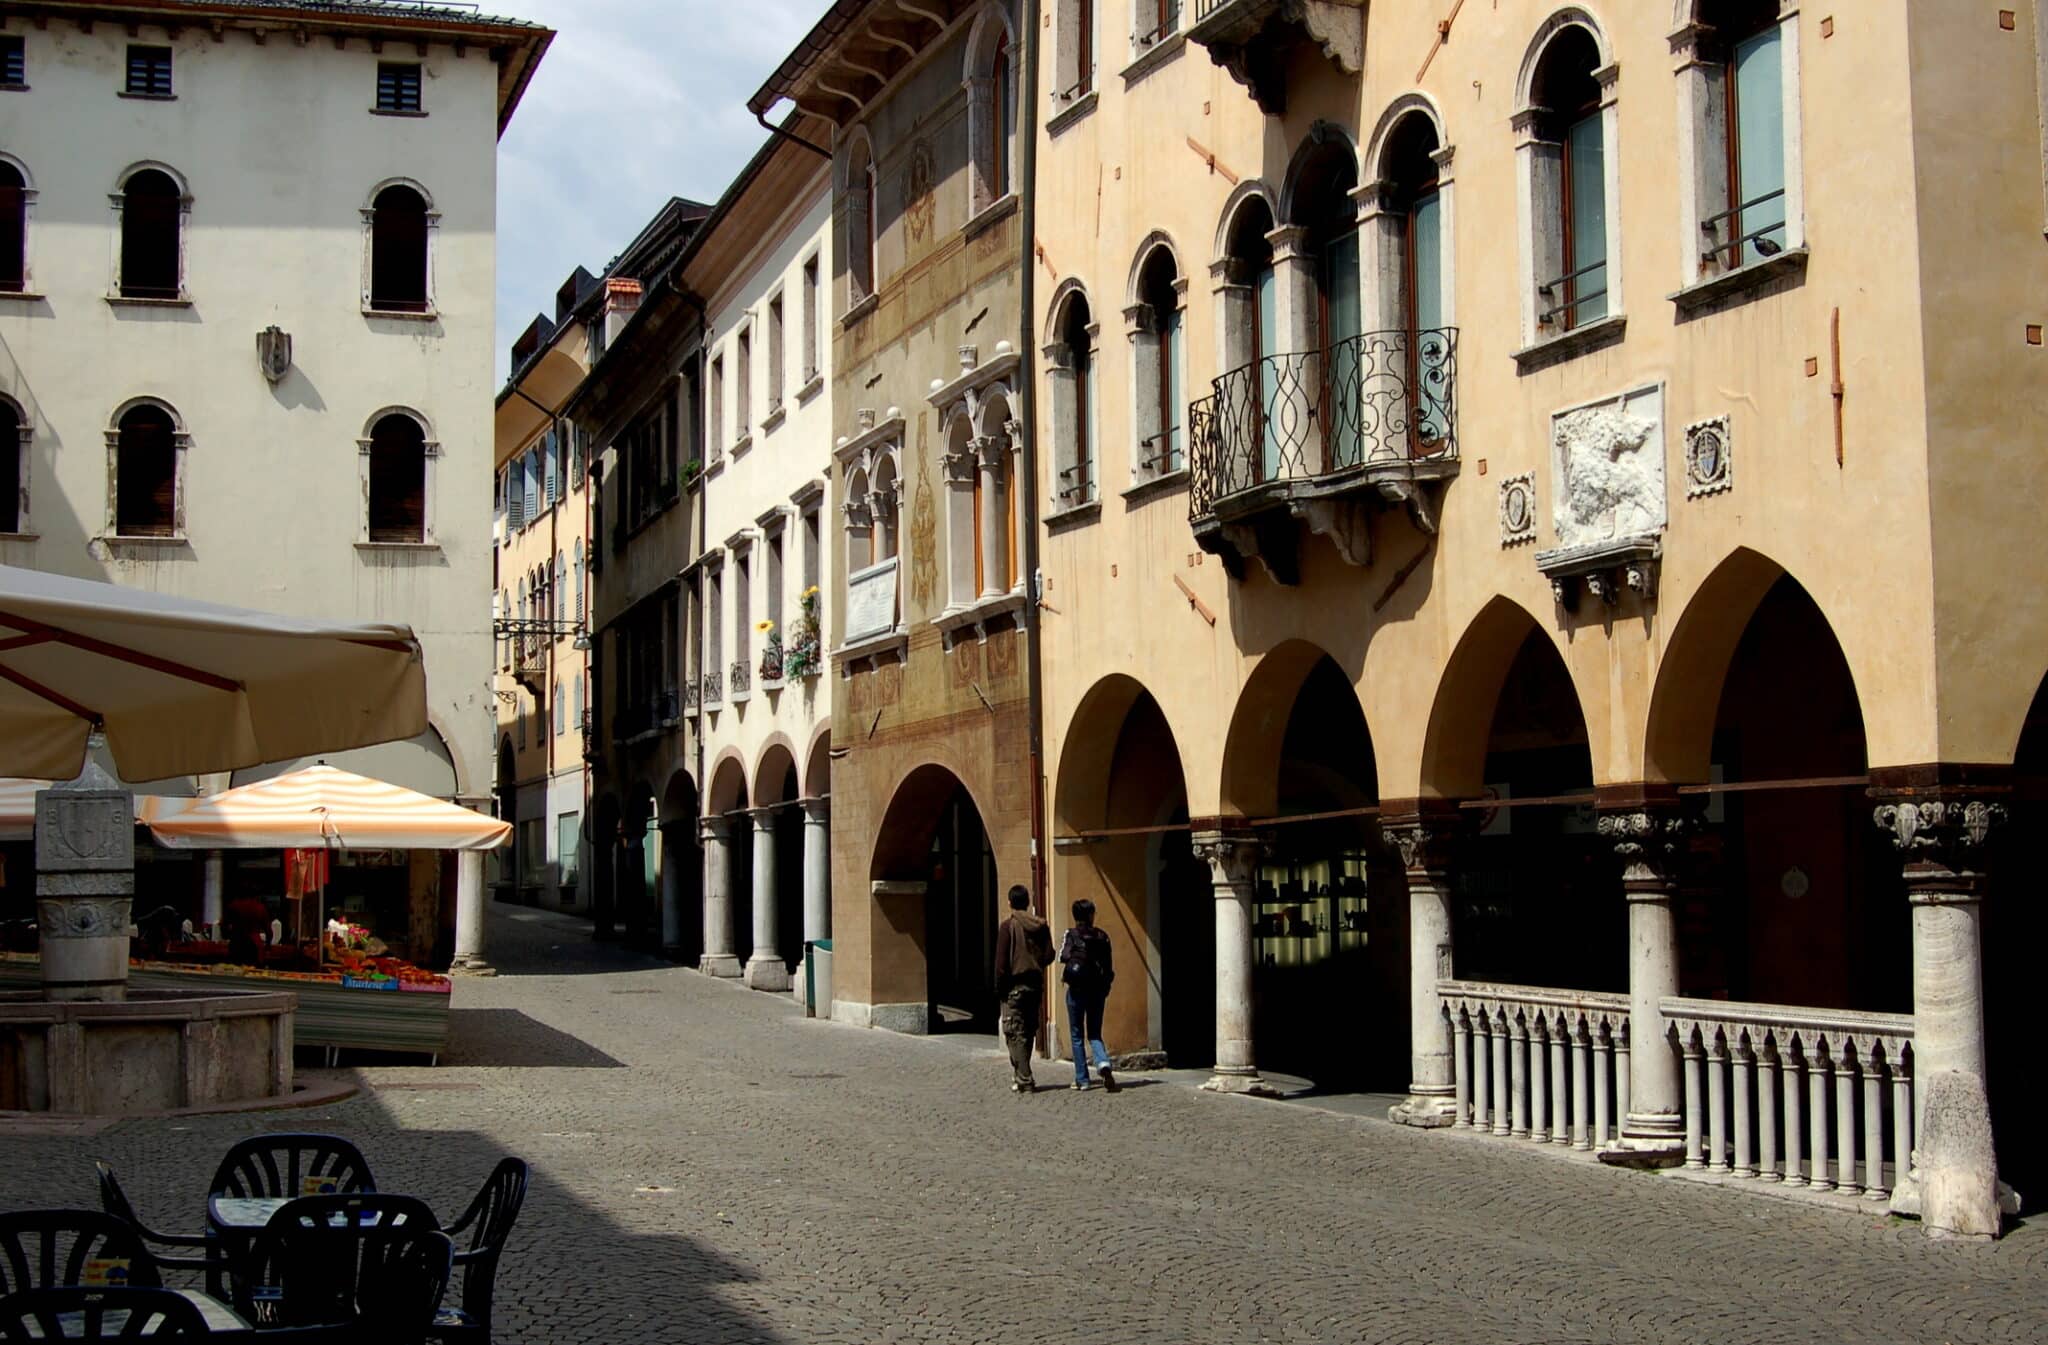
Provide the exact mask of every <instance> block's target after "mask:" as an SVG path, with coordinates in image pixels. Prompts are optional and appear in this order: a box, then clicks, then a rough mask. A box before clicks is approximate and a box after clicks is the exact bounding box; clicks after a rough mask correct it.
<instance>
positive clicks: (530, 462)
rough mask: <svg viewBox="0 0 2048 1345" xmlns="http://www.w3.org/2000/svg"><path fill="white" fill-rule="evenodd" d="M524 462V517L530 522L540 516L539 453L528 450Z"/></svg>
mask: <svg viewBox="0 0 2048 1345" xmlns="http://www.w3.org/2000/svg"><path fill="white" fill-rule="evenodd" d="M525 464H526V467H525V471H524V472H523V475H524V477H525V491H526V518H527V521H528V522H532V521H533V520H534V519H536V518H539V517H540V454H539V453H537V452H532V451H529V452H528V453H527V455H526V458H525Z"/></svg>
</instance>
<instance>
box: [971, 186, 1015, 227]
mask: <svg viewBox="0 0 2048 1345" xmlns="http://www.w3.org/2000/svg"><path fill="white" fill-rule="evenodd" d="M1016 213H1017V193H1016V192H1010V193H1008V194H1006V195H1003V196H999V197H997V198H996V199H995V200H994V201H992V202H990V203H989V204H988V205H986V206H984V207H983V208H982V210H981V212H980V213H979V214H977V215H976V216H975V217H974V218H973V219H971V220H969V221H967V223H966V224H964V225H962V226H961V227H960V232H961V233H963V234H965V235H967V237H969V238H979V237H980V236H981V235H983V234H985V233H987V232H988V231H989V230H990V229H993V228H995V227H996V225H998V224H1001V223H1002V222H1003V221H1004V220H1006V219H1008V218H1009V217H1010V216H1012V215H1014V214H1016Z"/></svg>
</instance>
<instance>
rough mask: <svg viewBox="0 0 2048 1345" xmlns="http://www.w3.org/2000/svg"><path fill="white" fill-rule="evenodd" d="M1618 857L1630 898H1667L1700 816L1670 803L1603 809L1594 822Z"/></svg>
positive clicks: (1641, 899) (1636, 899) (1674, 887)
mask: <svg viewBox="0 0 2048 1345" xmlns="http://www.w3.org/2000/svg"><path fill="white" fill-rule="evenodd" d="M1595 825H1596V827H1597V829H1598V831H1599V834H1600V837H1601V839H1603V840H1605V841H1606V842H1607V843H1608V844H1610V845H1612V846H1613V847H1614V853H1615V854H1616V855H1617V856H1619V857H1620V859H1621V864H1622V870H1621V888H1622V893H1623V895H1624V896H1626V897H1627V898H1628V900H1630V901H1669V900H1670V899H1671V897H1672V894H1673V893H1674V892H1675V891H1676V890H1677V887H1678V867H1679V864H1680V863H1681V861H1682V860H1683V859H1684V856H1685V853H1686V850H1687V848H1688V847H1689V846H1690V844H1691V842H1692V837H1693V833H1694V832H1696V831H1697V830H1698V829H1699V817H1698V815H1697V814H1696V813H1694V812H1692V811H1691V810H1689V809H1683V808H1679V807H1677V806H1676V805H1673V804H1652V805H1644V806H1641V807H1634V808H1618V809H1615V810H1613V811H1611V812H1603V813H1601V814H1600V817H1599V819H1598V821H1597V823H1596V824H1595Z"/></svg>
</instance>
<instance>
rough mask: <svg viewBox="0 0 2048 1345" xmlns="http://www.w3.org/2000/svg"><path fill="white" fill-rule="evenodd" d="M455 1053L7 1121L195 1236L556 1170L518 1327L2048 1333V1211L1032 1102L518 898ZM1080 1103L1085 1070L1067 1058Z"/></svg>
mask: <svg viewBox="0 0 2048 1345" xmlns="http://www.w3.org/2000/svg"><path fill="white" fill-rule="evenodd" d="M491 938H492V940H493V942H492V945H491V949H492V956H493V958H494V960H496V961H497V962H498V963H499V965H500V966H501V967H502V968H503V970H504V972H505V974H503V975H501V976H499V977H498V978H496V979H492V980H464V981H462V982H460V983H459V984H458V988H457V991H456V999H455V1003H456V1005H457V1007H456V1010H455V1013H456V1015H457V1018H456V1023H455V1033H456V1045H455V1048H454V1050H453V1052H452V1054H451V1056H450V1057H449V1058H448V1059H447V1060H446V1061H445V1062H444V1063H443V1065H442V1067H441V1068H438V1069H426V1068H419V1067H416V1066H411V1065H405V1066H383V1065H379V1066H374V1067H366V1068H363V1069H361V1070H360V1077H361V1079H362V1081H363V1082H364V1084H365V1085H366V1086H365V1088H364V1090H363V1093H362V1094H361V1096H359V1097H357V1098H355V1099H353V1100H350V1101H347V1102H343V1103H340V1104H336V1105H332V1106H329V1107H326V1108H321V1109H318V1110H314V1111H305V1112H285V1113H269V1114H259V1115H254V1116H239V1117H222V1118H214V1119H206V1120H189V1121H151V1122H128V1123H123V1124H120V1125H117V1126H114V1127H111V1128H109V1129H106V1130H104V1131H102V1132H101V1133H98V1134H94V1135H77V1134H70V1135H65V1134H45V1135H23V1134H7V1133H5V1132H4V1131H0V1206H8V1207H13V1206H19V1205H24V1204H91V1203H92V1202H93V1199H94V1197H93V1187H92V1180H91V1176H92V1172H91V1165H90V1160H91V1159H92V1158H94V1157H101V1156H104V1157H106V1158H107V1159H109V1160H111V1161H112V1162H113V1163H114V1164H115V1166H116V1167H117V1169H118V1170H119V1171H120V1173H121V1174H122V1176H123V1178H124V1180H125V1181H126V1183H127V1185H128V1187H129V1189H130V1193H131V1195H133V1196H134V1197H135V1198H136V1200H137V1202H138V1204H139V1205H140V1206H141V1208H142V1211H143V1214H144V1216H145V1217H147V1218H149V1219H150V1220H151V1221H152V1222H153V1223H155V1224H157V1225H159V1226H170V1227H184V1226H191V1225H195V1224H196V1223H197V1222H198V1212H199V1210H200V1208H201V1198H202V1192H203V1189H204V1186H205V1183H206V1179H207V1177H208V1176H209V1175H210V1174H211V1171H212V1168H213V1165H214V1163H215V1161H216V1160H217V1159H218V1157H219V1155H220V1153H221V1151H222V1150H223V1149H224V1148H225V1147H226V1145H227V1144H228V1143H229V1142H230V1141H231V1140H232V1139H234V1138H236V1137H238V1136H241V1135H244V1134H249V1133H254V1132H257V1131H261V1130H267V1129H286V1128H305V1129H326V1130H332V1131H336V1132H339V1133H342V1134H345V1135H348V1136H351V1137H352V1138H354V1139H355V1140H357V1141H358V1142H359V1143H360V1144H361V1145H362V1146H363V1148H364V1150H365V1151H366V1152H367V1154H368V1155H369V1157H370V1160H371V1162H372V1164H373V1166H374V1168H375V1170H376V1174H377V1177H378V1181H379V1185H380V1186H383V1187H384V1188H385V1189H388V1190H404V1191H411V1192H415V1193H417V1194H420V1195H423V1196H425V1197H426V1198H427V1199H428V1200H429V1201H430V1202H431V1203H432V1204H433V1205H434V1206H435V1208H436V1209H437V1210H440V1211H443V1212H444V1216H445V1217H452V1216H453V1215H454V1213H456V1212H457V1211H459V1210H460V1209H461V1207H462V1205H463V1204H464V1202H466V1200H467V1198H468V1196H469V1194H470V1193H471V1192H472V1191H473V1190H474V1189H475V1186H476V1184H477V1183H478V1182H480V1181H481V1180H482V1178H483V1177H484V1175H485V1174H486V1173H487V1172H488V1171H489V1169H490V1167H491V1165H492V1163H493V1162H495V1161H496V1159H497V1158H498V1157H499V1156H500V1155H501V1154H504V1153H507V1152H510V1153H516V1154H520V1155H523V1156H524V1157H526V1158H527V1159H529V1160H530V1161H531V1162H532V1163H533V1164H534V1170H535V1179H534V1186H533V1190H532V1193H531V1195H530V1196H529V1199H528V1201H527V1205H526V1212H525V1214H524V1216H523V1217H522V1219H521V1221H520V1223H519V1226H518V1228H517V1230H516V1232H515V1235H514V1242H513V1249H512V1251H511V1253H510V1255H509V1257H508V1260H507V1263H506V1266H505V1268H504V1270H503V1271H502V1272H501V1274H500V1278H499V1291H498V1297H499V1308H500V1319H499V1328H500V1329H499V1332H498V1339H499V1340H501V1341H509V1342H533V1343H534V1345H543V1343H547V1345H553V1343H556V1342H562V1343H569V1342H604V1343H605V1345H610V1343H612V1342H629V1341H635V1342H637V1341H659V1342H669V1341H677V1342H680V1341H690V1342H726V1341H762V1342H771V1341H807V1342H840V1341H844V1342H861V1343H862V1345H869V1343H871V1342H897V1341H916V1342H927V1341H933V1342H936V1341H1026V1340H1029V1341H1052V1342H1063V1341H1089V1340H1101V1341H1117V1342H1122V1341H1174V1342H1179V1341H1229V1342H1253V1341H1285V1342H1297V1341H1299V1342H1332V1341H1352V1340H1358V1341H1418V1342H1419V1341H1428V1342H1432V1343H1438V1342H1457V1341H1468V1340H1469V1341H1474V1342H1484V1343H1485V1345H1501V1343H1502V1342H1528V1343H1530V1345H1535V1343H1537V1342H1542V1343H1545V1345H1547V1343H1548V1342H1567V1341H1569V1342H1580V1341H1584V1342H1608V1341H1613V1342H1653V1341H1684V1342H1688V1345H1695V1343H1698V1342H1713V1343H1714V1345H1723V1343H1724V1342H1741V1341H1757V1342H1783V1341H1825V1342H1848V1341H1914V1342H1944V1341H1945V1342H1956V1343H1957V1345H1962V1343H1963V1342H1978V1341H1985V1342H1990V1341H2041V1340H2043V1339H2048V1220H2044V1221H2039V1222H2037V1224H2036V1225H2035V1226H2032V1227H2028V1226H2022V1227H2020V1228H2019V1229H2018V1230H2017V1231H2016V1232H2014V1233H2013V1234H2011V1235H2010V1236H2008V1237H2007V1238H2006V1239H2005V1240H2004V1241H2003V1242H2000V1243H1998V1244H1996V1245H1992V1246H1977V1245H1961V1244H1954V1243H1934V1242H1930V1241H1929V1240H1928V1239H1927V1238H1926V1237H1925V1236H1924V1235H1923V1234H1922V1233H1921V1232H1920V1231H1919V1230H1918V1228H1917V1227H1916V1226H1913V1225H1909V1224H1901V1223H1897V1222H1894V1221H1890V1220H1887V1219H1885V1218H1883V1217H1881V1216H1878V1215H1876V1214H1871V1215H1867V1216H1856V1215H1848V1214H1841V1213H1835V1212H1831V1211H1826V1210H1818V1209H1812V1208H1808V1207H1806V1206H1802V1205H1798V1204H1794V1203H1789V1202H1786V1201H1781V1200H1770V1199H1764V1198H1759V1197H1755V1196H1748V1195H1741V1194H1736V1193H1730V1192H1722V1191H1715V1190H1712V1189H1707V1188H1704V1187H1701V1186H1698V1185H1695V1184H1693V1183H1688V1182H1681V1181H1674V1180H1671V1179H1668V1178H1662V1177H1656V1176H1646V1175H1641V1174H1633V1173H1625V1172H1617V1171H1612V1170H1606V1169H1601V1168H1598V1167H1596V1166H1593V1165H1590V1164H1586V1163H1581V1162H1571V1161H1563V1160H1560V1159H1557V1158H1554V1157H1550V1156H1546V1155H1542V1154H1536V1153H1527V1152H1521V1151H1518V1149H1517V1147H1516V1146H1515V1145H1513V1144H1510V1143H1508V1142H1506V1141H1501V1142H1493V1141H1487V1140H1479V1139H1472V1138H1469V1137H1462V1136H1452V1135H1449V1134H1446V1133H1442V1132H1437V1133H1420V1132H1414V1131H1408V1130H1404V1129H1401V1128H1399V1127H1396V1126H1392V1125H1388V1124H1386V1123H1384V1122H1381V1121H1377V1120H1371V1119H1361V1118H1359V1117H1355V1116H1344V1115H1336V1114H1332V1113H1330V1112H1327V1111H1320V1110H1315V1109H1311V1108H1309V1107H1304V1106H1300V1105H1294V1104H1285V1103H1273V1102H1260V1101H1254V1100H1249V1099H1242V1098H1230V1097H1217V1096H1212V1095H1208V1094H1204V1093H1200V1092H1198V1091H1196V1090H1194V1089H1191V1088H1188V1087H1185V1086H1183V1085H1182V1084H1180V1083H1178V1082H1155V1081H1150V1080H1147V1079H1146V1078H1145V1077H1144V1076H1133V1077H1131V1078H1130V1079H1129V1083H1130V1084H1131V1085H1132V1086H1129V1087H1127V1088H1126V1089H1125V1090H1124V1091H1123V1092H1122V1093H1120V1094H1118V1095H1115V1096H1110V1095H1107V1094H1104V1093H1102V1092H1101V1091H1099V1090H1098V1091H1095V1092H1091V1093H1085V1094H1077V1093H1072V1092H1069V1091H1066V1090H1065V1089H1063V1088H1062V1089H1060V1090H1059V1091H1052V1092H1041V1093H1039V1094H1038V1095H1036V1096H1034V1097H1022V1098H1020V1097H1017V1096H1015V1095H1013V1094H1011V1093H1010V1092H1009V1091H1008V1090H1007V1087H1006V1075H1007V1066H1006V1063H1005V1061H1004V1060H1003V1058H1002V1056H1001V1053H1000V1051H999V1050H998V1049H997V1046H998V1044H997V1043H996V1042H995V1041H994V1039H992V1038H978V1039H964V1038H945V1039H935V1040H914V1039H908V1038H903V1037H897V1036H893V1035H891V1034H888V1033H884V1032H870V1031H862V1030H858V1029H853V1028H847V1027H840V1026H834V1025H830V1024H821V1023H815V1022H806V1021H804V1020H803V1019H801V1018H800V1017H798V1016H797V1014H796V1013H795V1011H794V1010H793V1008H792V1007H791V1006H790V1005H789V1003H788V1001H786V1000H784V999H782V998H780V997H770V996H767V995H761V994H756V993H752V992H749V991H746V990H743V989H740V988H737V987H735V986H732V985H727V984H721V983H718V982H714V981H711V980H708V979H706V978H703V977H700V976H698V975H696V974H695V973H693V972H688V971H683V970H679V969H676V968H672V967H668V966H665V965H663V964H660V963H658V962H655V961H653V960H651V959H648V958H645V957H641V956H638V955H636V954H633V953H629V952H625V951H622V950H619V949H616V948H611V947H607V946H598V945H593V944H592V943H590V942H589V941H588V937H587V927H586V926H583V925H581V924H579V923H578V922H575V921H572V920H569V919H567V918H565V917H560V916H555V915H550V914H542V913H539V912H531V911H520V910H510V909H506V908H499V909H497V910H495V911H494V912H493V914H492V921H491ZM1039 1069H1040V1078H1041V1081H1043V1082H1045V1083H1048V1084H1050V1083H1054V1082H1055V1081H1057V1080H1060V1079H1061V1078H1062V1077H1063V1076H1064V1067H1061V1066H1055V1065H1054V1064H1053V1063H1051V1062H1041V1063H1040V1066H1039Z"/></svg>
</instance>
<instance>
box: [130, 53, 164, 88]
mask: <svg viewBox="0 0 2048 1345" xmlns="http://www.w3.org/2000/svg"><path fill="white" fill-rule="evenodd" d="M128 92H129V93H134V94H141V95H143V96H144V97H147V98H169V97H170V96H171V49H170V48H169V47H136V46H131V47H129V48H128Z"/></svg>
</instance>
